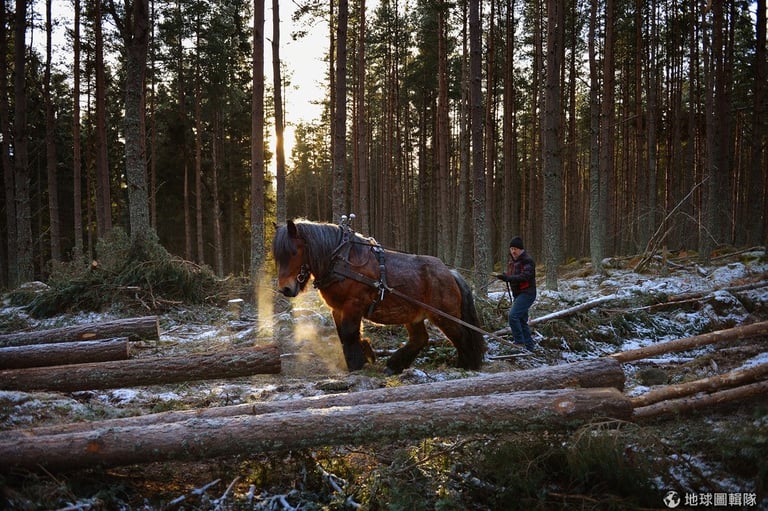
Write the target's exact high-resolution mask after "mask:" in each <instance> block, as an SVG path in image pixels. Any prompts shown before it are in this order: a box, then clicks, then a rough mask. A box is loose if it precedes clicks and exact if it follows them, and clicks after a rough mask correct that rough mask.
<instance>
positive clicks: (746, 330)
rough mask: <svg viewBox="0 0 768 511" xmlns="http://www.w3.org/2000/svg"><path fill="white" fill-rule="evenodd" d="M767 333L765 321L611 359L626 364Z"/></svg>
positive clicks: (625, 353)
mask: <svg viewBox="0 0 768 511" xmlns="http://www.w3.org/2000/svg"><path fill="white" fill-rule="evenodd" d="M766 333H768V321H763V322H760V323H752V324H751V325H745V326H737V327H733V328H728V329H726V330H718V331H716V332H709V333H707V334H702V335H696V336H693V337H685V338H683V339H677V340H674V341H669V342H664V343H657V344H651V345H650V346H645V347H643V348H638V349H634V350H628V351H622V352H619V353H614V354H613V355H610V357H612V358H615V359H616V360H618V361H619V362H621V363H625V362H631V361H633V360H640V359H643V358H648V357H652V356H655V355H660V354H662V353H671V352H675V351H685V350H689V349H692V348H697V347H699V346H705V345H707V344H716V343H720V342H725V341H736V340H740V339H748V338H750V337H757V336H759V335H764V334H766Z"/></svg>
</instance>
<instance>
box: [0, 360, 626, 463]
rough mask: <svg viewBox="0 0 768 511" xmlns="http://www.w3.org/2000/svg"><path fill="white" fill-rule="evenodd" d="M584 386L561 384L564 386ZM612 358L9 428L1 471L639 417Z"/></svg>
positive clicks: (1, 443)
mask: <svg viewBox="0 0 768 511" xmlns="http://www.w3.org/2000/svg"><path fill="white" fill-rule="evenodd" d="M573 386H576V387H581V388H575V389H574V388H562V387H573ZM623 386H624V373H623V371H622V369H621V364H620V363H619V362H618V361H616V360H612V359H609V358H602V359H596V360H591V361H586V362H579V363H574V364H568V365H561V366H553V367H543V368H538V369H533V370H529V371H518V372H507V373H498V374H492V375H485V376H478V377H475V378H465V379H460V380H452V381H444V382H439V383H429V384H420V385H409V386H403V387H397V388H383V389H376V390H371V391H363V392H357V393H352V394H344V395H326V396H321V397H313V398H305V399H299V400H292V401H281V402H268V403H253V404H246V405H237V406H229V407H219V408H212V409H202V410H189V411H174V412H165V413H161V414H152V415H145V416H139V417H130V418H122V419H112V420H107V421H98V422H90V423H79V424H70V425H63V426H52V427H45V428H34V429H25V430H17V431H6V432H4V433H3V435H2V437H0V458H2V459H3V464H2V466H0V470H2V467H7V468H12V467H15V468H16V469H28V470H36V469H38V468H39V467H41V466H42V467H45V468H46V470H71V469H77V468H83V467H92V466H118V465H127V464H136V463H148V462H152V461H166V460H190V459H203V458H211V457H217V456H224V455H234V454H240V453H245V452H259V451H261V452H266V451H282V450H289V449H299V448H307V447H316V446H324V445H339V444H354V445H359V444H364V443H370V442H374V441H376V442H379V441H384V442H386V441H393V440H412V439H419V438H426V437H433V436H435V435H456V434H473V433H502V432H511V431H521V430H526V429H530V428H534V429H536V428H542V427H546V428H552V429H563V428H568V427H573V426H575V425H578V424H583V423H584V422H588V421H591V420H593V419H595V418H598V417H599V418H605V417H613V418H618V419H623V420H628V419H630V418H631V415H632V406H631V402H630V401H629V399H628V398H627V397H626V396H624V395H623V394H622V392H621V390H620V389H622V388H623Z"/></svg>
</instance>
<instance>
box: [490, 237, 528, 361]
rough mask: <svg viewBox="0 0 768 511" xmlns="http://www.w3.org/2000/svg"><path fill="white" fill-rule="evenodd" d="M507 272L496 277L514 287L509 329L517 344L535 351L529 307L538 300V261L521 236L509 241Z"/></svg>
mask: <svg viewBox="0 0 768 511" xmlns="http://www.w3.org/2000/svg"><path fill="white" fill-rule="evenodd" d="M509 255H510V257H509V260H508V261H507V272H506V273H501V274H499V275H496V278H497V279H499V280H503V281H504V282H507V283H508V284H509V285H510V287H511V289H512V297H513V301H512V307H510V309H509V329H510V330H511V331H512V339H513V340H514V342H515V344H519V345H522V346H524V347H525V348H526V349H527V350H530V351H533V350H534V348H535V347H536V345H535V344H534V342H533V338H532V337H531V329H530V328H529V327H528V309H530V308H531V305H533V302H534V301H535V300H536V263H535V262H534V260H533V258H531V256H529V255H528V252H526V251H525V247H524V246H523V240H522V239H521V238H520V237H519V236H515V237H514V238H512V241H510V242H509Z"/></svg>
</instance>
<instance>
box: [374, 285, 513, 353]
mask: <svg viewBox="0 0 768 511" xmlns="http://www.w3.org/2000/svg"><path fill="white" fill-rule="evenodd" d="M388 291H389V292H390V293H392V294H393V295H395V296H397V297H399V298H402V299H403V300H405V301H407V302H411V303H412V304H414V305H418V306H419V307H423V308H425V309H427V310H428V311H430V312H433V313H435V314H437V315H439V316H442V317H444V318H446V319H450V320H451V321H453V322H454V323H458V324H459V325H461V326H465V327H467V328H469V329H470V330H474V331H475V332H478V333H480V334H482V335H487V336H488V337H492V338H494V339H496V340H497V341H499V342H506V341H505V340H504V339H502V338H501V337H499V336H498V335H496V334H492V333H491V332H486V331H485V330H483V329H482V328H480V327H477V326H475V325H473V324H472V323H467V322H466V321H464V320H463V319H460V318H457V317H456V316H452V315H451V314H448V313H447V312H443V311H441V310H440V309H438V308H437V307H432V306H431V305H429V304H426V303H424V302H420V301H419V300H416V299H415V298H411V297H410V296H408V295H407V294H405V293H401V292H400V291H398V290H397V289H394V288H389V290H388Z"/></svg>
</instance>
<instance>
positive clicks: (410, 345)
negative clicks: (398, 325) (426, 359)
mask: <svg viewBox="0 0 768 511" xmlns="http://www.w3.org/2000/svg"><path fill="white" fill-rule="evenodd" d="M405 328H406V329H407V330H408V342H407V343H405V346H403V347H402V348H400V349H399V350H397V351H396V352H394V353H393V354H392V356H391V357H389V360H388V361H387V368H388V369H389V371H390V372H392V373H393V374H396V373H401V372H403V369H405V368H406V367H410V366H411V364H412V363H413V361H414V360H415V359H416V357H417V356H418V354H419V352H420V351H421V350H422V349H423V348H424V346H426V345H427V342H428V341H429V335H428V334H427V327H426V326H424V321H419V322H416V323H410V324H408V325H405Z"/></svg>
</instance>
